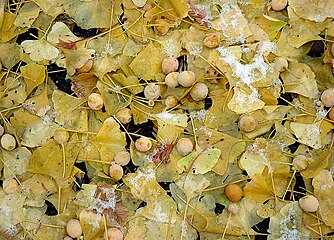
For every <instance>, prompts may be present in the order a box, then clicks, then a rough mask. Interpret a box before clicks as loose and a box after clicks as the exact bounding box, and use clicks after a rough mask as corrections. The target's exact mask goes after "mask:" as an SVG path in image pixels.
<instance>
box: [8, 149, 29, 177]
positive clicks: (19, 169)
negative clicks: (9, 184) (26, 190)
mask: <svg viewBox="0 0 334 240" xmlns="http://www.w3.org/2000/svg"><path fill="white" fill-rule="evenodd" d="M2 157H3V161H4V163H5V167H4V173H3V174H4V177H5V178H12V177H13V173H14V174H15V175H17V176H18V175H22V174H24V173H25V172H26V171H27V168H28V164H29V160H30V157H31V152H30V151H29V150H28V149H27V148H25V147H18V148H15V149H14V150H12V151H5V150H2Z"/></svg>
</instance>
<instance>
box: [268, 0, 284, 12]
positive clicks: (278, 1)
mask: <svg viewBox="0 0 334 240" xmlns="http://www.w3.org/2000/svg"><path fill="white" fill-rule="evenodd" d="M270 5H271V7H272V9H273V10H275V11H282V10H283V9H284V8H286V6H287V5H288V0H272V1H271V3H270Z"/></svg>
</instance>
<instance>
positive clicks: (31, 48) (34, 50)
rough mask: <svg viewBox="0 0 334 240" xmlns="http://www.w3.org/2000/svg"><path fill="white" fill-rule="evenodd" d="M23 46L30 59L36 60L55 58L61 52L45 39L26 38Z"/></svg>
mask: <svg viewBox="0 0 334 240" xmlns="http://www.w3.org/2000/svg"><path fill="white" fill-rule="evenodd" d="M21 46H22V47H23V49H24V51H25V52H26V53H28V54H29V56H30V59H31V60H33V61H36V62H39V61H43V60H51V59H55V58H56V57H57V56H58V54H59V50H58V49H57V48H56V47H54V46H52V45H51V44H50V43H48V42H47V41H46V40H44V39H39V40H24V41H23V42H22V43H21Z"/></svg>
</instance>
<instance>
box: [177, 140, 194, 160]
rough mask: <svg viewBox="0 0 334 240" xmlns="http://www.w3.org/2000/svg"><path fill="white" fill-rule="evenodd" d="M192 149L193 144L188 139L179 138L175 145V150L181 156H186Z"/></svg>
mask: <svg viewBox="0 0 334 240" xmlns="http://www.w3.org/2000/svg"><path fill="white" fill-rule="evenodd" d="M193 149H194V144H193V143H192V141H191V140H190V139H189V138H185V137H183V138H180V139H179V140H178V141H177V143H176V150H177V151H178V152H179V153H180V154H181V155H182V156H186V155H188V154H189V153H191V152H192V151H193Z"/></svg>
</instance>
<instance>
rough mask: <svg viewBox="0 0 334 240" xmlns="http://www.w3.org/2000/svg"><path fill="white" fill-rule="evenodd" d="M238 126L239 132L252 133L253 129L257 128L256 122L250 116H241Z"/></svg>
mask: <svg viewBox="0 0 334 240" xmlns="http://www.w3.org/2000/svg"><path fill="white" fill-rule="evenodd" d="M238 125H239V128H240V130H241V131H244V132H252V131H254V130H255V128H256V126H257V121H256V120H255V118H254V117H253V116H251V115H242V116H241V117H240V118H239V123H238Z"/></svg>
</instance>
